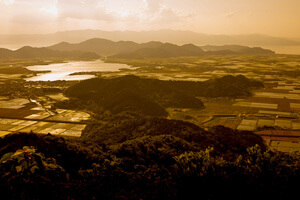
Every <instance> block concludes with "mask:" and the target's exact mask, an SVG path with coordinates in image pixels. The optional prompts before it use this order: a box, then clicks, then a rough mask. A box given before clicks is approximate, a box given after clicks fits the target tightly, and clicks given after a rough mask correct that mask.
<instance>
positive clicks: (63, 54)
mask: <svg viewBox="0 0 300 200" xmlns="http://www.w3.org/2000/svg"><path fill="white" fill-rule="evenodd" d="M0 58H17V59H32V58H80V59H97V58H100V56H99V55H97V54H96V53H92V52H83V51H57V50H52V49H48V48H34V47H29V46H25V47H22V48H20V49H18V50H15V51H12V50H8V49H0Z"/></svg>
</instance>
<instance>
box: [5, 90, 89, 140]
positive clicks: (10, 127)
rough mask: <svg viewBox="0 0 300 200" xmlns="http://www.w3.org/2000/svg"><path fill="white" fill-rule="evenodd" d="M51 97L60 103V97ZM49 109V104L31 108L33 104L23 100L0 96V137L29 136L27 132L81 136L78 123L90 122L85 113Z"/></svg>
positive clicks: (81, 126)
mask: <svg viewBox="0 0 300 200" xmlns="http://www.w3.org/2000/svg"><path fill="white" fill-rule="evenodd" d="M51 97H53V98H54V99H60V100H61V99H64V98H65V97H63V96H62V95H61V94H57V95H51ZM49 108H50V106H49V105H45V106H42V105H40V104H38V103H37V104H36V105H35V107H34V104H33V103H32V102H31V101H29V100H27V99H22V98H19V99H7V98H5V97H1V98H0V137H2V136H5V135H7V134H10V133H16V132H26V133H29V132H31V131H33V132H35V133H38V134H48V133H50V134H53V135H62V136H74V137H80V136H81V132H82V130H83V129H84V128H85V126H86V124H82V121H87V120H89V119H90V115H89V114H88V113H85V112H79V111H75V110H64V109H57V110H55V112H54V111H50V110H49ZM7 113H9V114H10V115H7ZM11 113H14V114H11ZM18 113H21V114H18ZM43 120H44V121H43Z"/></svg>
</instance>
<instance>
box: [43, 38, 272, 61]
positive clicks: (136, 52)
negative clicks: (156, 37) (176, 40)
mask: <svg viewBox="0 0 300 200" xmlns="http://www.w3.org/2000/svg"><path fill="white" fill-rule="evenodd" d="M48 48H49V49H52V50H59V51H79V50H80V51H89V52H94V53H98V54H99V55H112V56H110V57H111V58H126V59H140V58H168V57H180V56H201V55H236V54H273V53H274V52H273V51H271V50H267V49H262V48H260V47H255V48H250V47H247V46H238V45H227V46H203V47H198V46H195V45H193V44H185V45H182V46H179V45H175V44H171V43H162V42H148V43H141V44H139V43H135V42H130V41H119V42H113V41H110V40H106V39H97V38H95V39H90V40H87V41H84V42H81V43H78V44H70V43H67V42H62V43H59V44H56V45H53V46H50V47H48ZM203 49H204V50H206V51H204V50H203Z"/></svg>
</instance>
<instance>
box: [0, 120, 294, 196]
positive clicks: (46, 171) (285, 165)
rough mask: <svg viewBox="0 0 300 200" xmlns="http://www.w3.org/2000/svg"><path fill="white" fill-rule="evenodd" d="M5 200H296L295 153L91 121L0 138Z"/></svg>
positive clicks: (210, 135) (217, 136)
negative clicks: (71, 132)
mask: <svg viewBox="0 0 300 200" xmlns="http://www.w3.org/2000/svg"><path fill="white" fill-rule="evenodd" d="M0 155H1V157H2V158H1V160H0V169H1V170H0V176H1V179H0V180H1V181H0V190H1V196H3V197H7V199H75V200H76V199H193V198H197V199H220V198H231V199H253V198H273V199H278V198H289V197H292V196H293V195H295V194H297V191H298V188H299V186H300V184H299V181H298V179H299V175H300V168H299V161H300V156H299V154H296V153H293V154H283V153H280V152H277V151H271V150H270V149H268V148H267V147H266V145H265V144H264V142H263V140H262V138H260V137H259V136H257V135H255V134H253V133H252V132H239V131H234V130H231V129H229V128H225V127H222V126H218V127H214V128H212V129H211V130H208V131H205V130H203V129H202V128H200V127H198V126H196V125H194V124H191V123H188V122H183V121H175V120H167V119H161V118H152V117H139V118H131V119H127V120H118V119H117V118H116V119H115V120H112V121H110V123H102V122H98V121H95V122H93V123H91V124H89V125H88V126H87V128H86V130H85V131H84V133H83V136H82V137H81V138H66V137H58V136H53V135H50V134H48V135H37V134H34V133H29V134H25V133H19V134H12V135H7V136H5V137H4V138H2V139H0Z"/></svg>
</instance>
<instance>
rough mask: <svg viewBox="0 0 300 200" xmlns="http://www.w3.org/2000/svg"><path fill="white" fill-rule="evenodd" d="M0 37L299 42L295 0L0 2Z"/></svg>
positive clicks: (299, 19)
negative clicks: (132, 33)
mask: <svg viewBox="0 0 300 200" xmlns="http://www.w3.org/2000/svg"><path fill="white" fill-rule="evenodd" d="M0 18H1V20H0V34H7V33H8V34H12V33H52V32H56V31H64V30H72V29H101V30H137V31H140V30H152V29H176V30H191V31H195V32H201V33H210V34H253V33H260V34H267V35H273V36H284V37H298V38H300V0H0Z"/></svg>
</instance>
